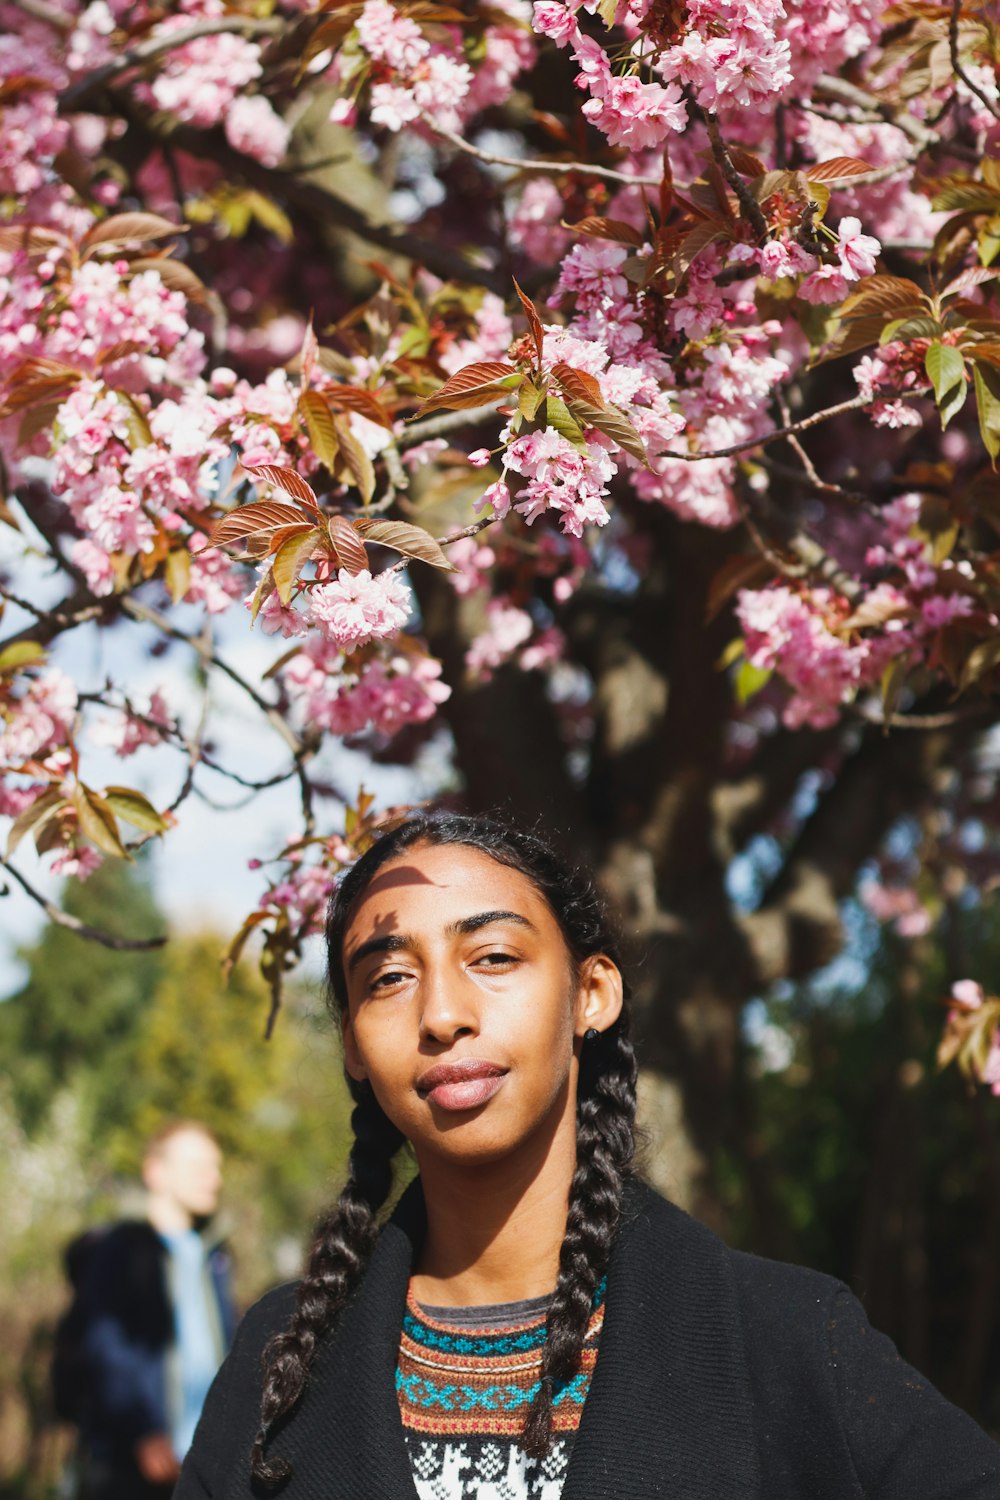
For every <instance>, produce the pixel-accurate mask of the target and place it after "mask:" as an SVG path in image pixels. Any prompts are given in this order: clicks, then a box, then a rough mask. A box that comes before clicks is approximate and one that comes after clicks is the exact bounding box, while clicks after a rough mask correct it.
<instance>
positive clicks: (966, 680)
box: [958, 635, 1000, 692]
mask: <svg viewBox="0 0 1000 1500" xmlns="http://www.w3.org/2000/svg"><path fill="white" fill-rule="evenodd" d="M998 664H1000V636H996V635H995V636H991V637H990V639H989V640H986V641H980V643H979V645H978V646H975V647H974V648H973V650H972V651H970V653H969V655H968V658H967V659H966V662H965V665H964V667H963V668H962V675H961V677H960V678H959V680H958V689H959V692H962V691H964V689H965V688H967V687H969V686H970V685H971V684H972V683H973V682H978V680H979V678H980V677H985V675H986V673H987V672H992V671H993V669H994V667H996V666H997V665H998Z"/></svg>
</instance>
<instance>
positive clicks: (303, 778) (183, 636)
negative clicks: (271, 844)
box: [121, 596, 316, 833]
mask: <svg viewBox="0 0 1000 1500" xmlns="http://www.w3.org/2000/svg"><path fill="white" fill-rule="evenodd" d="M121 607H122V609H123V611H124V612H125V614H127V615H130V616H131V617H132V619H134V620H142V621H144V622H145V623H146V624H149V625H155V626H156V628H157V630H159V631H161V632H162V633H163V634H164V635H168V636H170V637H171V638H172V639H173V640H176V641H183V642H184V644H185V645H187V646H191V647H192V648H193V649H194V650H195V651H196V652H197V653H198V655H199V656H200V657H201V659H202V661H203V662H205V663H206V665H211V666H213V667H215V668H216V669H217V670H218V671H220V672H222V673H223V674H224V675H225V676H226V677H228V678H229V679H230V681H231V682H234V683H235V684H236V686H237V687H239V688H240V689H241V690H242V691H243V692H244V693H246V695H247V697H249V698H250V699H251V700H252V702H254V703H255V704H256V705H257V707H258V708H259V709H260V710H261V711H262V713H263V714H264V715H265V717H266V718H267V721H268V723H269V724H270V725H271V727H272V729H274V730H275V731H276V733H277V734H279V735H280V736H281V738H282V739H283V740H284V741H285V744H286V745H288V747H289V749H290V750H291V751H292V755H293V757H294V761H295V774H296V775H297V777H298V781H299V791H300V797H301V801H302V814H303V822H304V826H305V829H306V831H307V832H308V833H311V832H312V830H313V828H314V826H315V821H316V819H315V813H314V810H313V799H312V782H311V781H310V780H309V777H308V776H307V775H306V769H305V768H306V762H307V761H308V760H309V759H311V757H312V756H313V754H314V753H315V747H314V746H313V745H312V744H311V743H309V742H308V741H306V740H303V739H300V738H299V736H298V735H297V734H296V733H295V731H294V729H293V728H292V726H291V725H290V724H289V723H288V722H287V720H286V719H284V718H283V717H282V715H281V713H280V712H279V711H278V709H277V708H275V706H274V704H273V703H269V702H268V701H267V699H266V698H265V697H264V696H263V695H262V694H261V693H258V691H257V689H256V688H255V687H254V686H253V685H252V683H249V682H247V680H246V678H245V677H242V676H241V675H240V673H239V672H237V671H236V669H235V667H231V666H230V665H229V663H228V662H227V661H225V660H224V658H223V657H221V656H219V655H218V653H217V652H216V651H214V650H213V649H212V646H211V644H210V642H208V641H206V640H205V639H204V638H203V637H202V636H197V635H191V634H190V633H189V632H188V631H185V630H179V629H178V628H177V626H176V625H172V624H171V622H170V621H169V620H168V619H167V618H166V616H165V615H162V614H160V612H159V610H155V609H151V608H150V607H149V605H146V604H140V603H139V602H138V601H137V600H136V599H132V598H129V597H127V596H126V597H125V598H123V599H122V601H121Z"/></svg>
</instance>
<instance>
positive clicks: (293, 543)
mask: <svg viewBox="0 0 1000 1500" xmlns="http://www.w3.org/2000/svg"><path fill="white" fill-rule="evenodd" d="M320 535H321V533H320V530H319V527H318V526H313V527H312V528H311V529H310V530H309V531H306V532H304V533H303V534H302V535H301V536H290V537H289V538H288V540H287V541H286V542H282V544H281V546H280V547H279V548H278V550H277V552H276V553H275V554H274V562H273V564H272V568H271V573H272V577H273V579H274V586H275V588H276V589H277V591H278V598H279V599H280V600H281V602H282V604H283V605H284V606H285V608H286V609H287V608H288V606H289V604H290V603H291V600H292V588H293V586H294V584H295V580H296V579H297V578H298V576H299V572H300V570H301V568H302V565H303V563H305V562H307V561H308V559H309V557H310V556H311V555H312V553H313V552H314V550H315V548H316V544H317V542H318V541H319V539H320Z"/></svg>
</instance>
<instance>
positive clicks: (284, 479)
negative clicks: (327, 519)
mask: <svg viewBox="0 0 1000 1500" xmlns="http://www.w3.org/2000/svg"><path fill="white" fill-rule="evenodd" d="M243 468H244V472H245V473H247V474H250V475H252V476H253V478H254V479H265V480H266V481H267V483H268V484H273V485H274V487H275V488H276V489H279V490H284V492H285V494H286V495H294V497H295V499H296V500H301V501H302V502H303V504H304V505H308V507H309V509H310V510H311V511H312V512H313V514H314V515H318V514H319V506H318V505H317V504H316V494H315V491H314V490H313V488H312V486H311V485H308V484H307V483H306V481H305V480H304V479H303V478H302V475H301V474H298V473H296V471H295V470H294V469H283V468H279V467H278V465H277V464H255V465H253V466H251V465H250V464H244V465H243Z"/></svg>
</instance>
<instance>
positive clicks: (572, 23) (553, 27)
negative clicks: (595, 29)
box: [531, 0, 579, 47]
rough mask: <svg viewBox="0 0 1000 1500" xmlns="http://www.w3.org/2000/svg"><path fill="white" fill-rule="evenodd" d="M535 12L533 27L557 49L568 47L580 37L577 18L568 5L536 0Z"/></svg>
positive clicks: (548, 0)
mask: <svg viewBox="0 0 1000 1500" xmlns="http://www.w3.org/2000/svg"><path fill="white" fill-rule="evenodd" d="M533 10H534V13H533V16H532V22H531V24H532V26H533V27H534V29H535V30H536V31H537V32H538V33H539V34H540V35H541V36H547V37H548V38H549V40H550V41H553V42H555V44H556V46H557V47H565V46H567V45H568V44H569V43H570V42H572V41H574V40H575V39H576V37H577V36H578V35H579V26H578V25H577V20H576V17H575V15H573V13H572V11H571V10H570V8H569V6H568V5H560V4H558V3H556V0H535V4H534V7H533Z"/></svg>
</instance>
